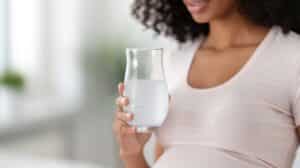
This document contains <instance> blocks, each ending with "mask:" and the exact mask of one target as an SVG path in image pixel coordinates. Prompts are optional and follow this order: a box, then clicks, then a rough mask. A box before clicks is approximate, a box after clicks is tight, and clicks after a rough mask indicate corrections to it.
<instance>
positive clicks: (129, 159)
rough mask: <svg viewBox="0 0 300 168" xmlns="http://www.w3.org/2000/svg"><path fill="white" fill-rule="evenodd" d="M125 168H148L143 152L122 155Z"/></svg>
mask: <svg viewBox="0 0 300 168" xmlns="http://www.w3.org/2000/svg"><path fill="white" fill-rule="evenodd" d="M122 160H123V161H124V165H125V168H149V166H148V164H147V162H146V160H145V157H144V154H143V152H139V153H137V154H131V155H126V156H122Z"/></svg>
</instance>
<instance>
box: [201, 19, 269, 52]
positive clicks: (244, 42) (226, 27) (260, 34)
mask: <svg viewBox="0 0 300 168" xmlns="http://www.w3.org/2000/svg"><path fill="white" fill-rule="evenodd" d="M209 27H210V32H209V35H208V38H207V39H206V44H205V45H206V47H209V48H214V49H216V50H222V49H226V48H233V47H241V46H248V45H257V44H259V43H260V42H261V41H262V40H263V39H264V37H265V35H266V34H267V33H268V30H269V28H266V27H263V26H257V25H255V24H253V23H251V22H250V21H248V20H247V19H246V18H244V17H243V16H241V15H239V14H233V15H231V16H227V17H224V18H222V19H217V20H213V21H211V22H210V23H209Z"/></svg>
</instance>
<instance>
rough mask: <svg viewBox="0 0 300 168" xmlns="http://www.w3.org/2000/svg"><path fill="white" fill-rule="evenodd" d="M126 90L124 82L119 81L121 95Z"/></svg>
mask: <svg viewBox="0 0 300 168" xmlns="http://www.w3.org/2000/svg"><path fill="white" fill-rule="evenodd" d="M124 90H125V86H124V83H119V85H118V91H119V96H123V95H124Z"/></svg>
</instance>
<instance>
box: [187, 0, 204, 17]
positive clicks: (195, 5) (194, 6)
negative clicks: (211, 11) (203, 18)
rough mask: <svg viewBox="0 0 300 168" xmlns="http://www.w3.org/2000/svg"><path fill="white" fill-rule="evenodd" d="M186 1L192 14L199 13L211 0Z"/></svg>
mask: <svg viewBox="0 0 300 168" xmlns="http://www.w3.org/2000/svg"><path fill="white" fill-rule="evenodd" d="M184 3H185V5H186V7H187V9H188V10H189V12H190V13H191V14H196V13H197V14H199V13H201V12H203V11H204V10H205V8H206V7H207V6H208V4H209V0H184Z"/></svg>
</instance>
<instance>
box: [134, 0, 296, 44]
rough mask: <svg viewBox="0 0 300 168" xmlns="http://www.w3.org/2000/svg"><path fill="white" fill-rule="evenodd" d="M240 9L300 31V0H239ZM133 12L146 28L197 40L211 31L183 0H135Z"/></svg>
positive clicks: (264, 21)
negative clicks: (196, 20)
mask: <svg viewBox="0 0 300 168" xmlns="http://www.w3.org/2000/svg"><path fill="white" fill-rule="evenodd" d="M236 2H237V4H238V7H239V12H240V13H241V14H242V15H243V16H246V17H247V18H248V19H249V20H250V21H252V22H253V23H255V24H257V25H262V26H266V27H272V26H275V25H276V26H280V27H281V28H282V30H283V32H284V33H288V32H289V31H294V32H296V33H300V9H298V8H300V1H299V0H236ZM132 14H133V16H134V17H135V18H137V19H138V20H139V21H141V22H142V24H143V25H144V26H146V28H151V29H153V30H154V31H155V32H156V33H157V34H163V35H166V36H170V37H173V38H175V39H176V40H177V41H178V42H179V43H184V42H187V41H193V40H195V39H196V38H197V37H199V36H200V35H207V34H208V32H209V25H208V23H207V24H205V23H203V24H198V23H196V22H195V21H194V20H193V18H192V16H191V15H190V13H189V12H188V10H187V9H186V7H185V6H184V3H183V1H182V0H135V2H134V3H133V6H132Z"/></svg>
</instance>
